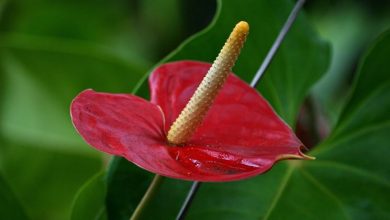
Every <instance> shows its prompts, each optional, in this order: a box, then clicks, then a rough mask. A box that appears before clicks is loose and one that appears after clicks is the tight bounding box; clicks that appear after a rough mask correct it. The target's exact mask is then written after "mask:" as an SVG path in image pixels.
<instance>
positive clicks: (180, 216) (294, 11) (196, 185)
mask: <svg viewBox="0 0 390 220" xmlns="http://www.w3.org/2000/svg"><path fill="white" fill-rule="evenodd" d="M304 4H305V0H298V1H297V3H295V6H294V8H293V9H292V11H291V12H290V15H289V16H288V18H287V20H286V22H285V23H284V25H283V27H282V29H281V30H280V32H279V34H278V36H277V38H276V39H275V41H274V43H273V44H272V47H271V49H270V50H269V51H268V53H267V56H266V57H265V59H264V61H263V63H262V64H261V66H260V68H259V70H258V71H257V72H256V74H255V76H254V77H253V80H252V82H251V84H250V85H251V87H253V88H256V86H257V85H258V83H259V81H260V78H261V76H262V75H263V74H264V72H265V71H266V70H267V68H268V66H269V65H270V63H271V61H272V59H273V58H274V56H275V54H276V51H277V50H278V49H279V47H280V45H281V44H282V42H283V40H284V38H285V37H286V35H287V33H288V31H289V30H290V28H291V26H292V24H293V23H294V21H295V19H296V17H297V15H298V12H299V10H300V9H301V8H302V6H303V5H304ZM199 187H200V183H199V182H194V183H193V184H192V186H191V189H190V191H189V192H188V194H187V197H186V199H185V201H184V202H183V204H182V207H181V209H180V212H179V214H178V215H177V217H176V220H183V219H184V218H185V216H186V214H187V211H188V209H189V207H190V206H191V204H192V201H193V199H194V197H195V194H196V192H197V191H198V189H199Z"/></svg>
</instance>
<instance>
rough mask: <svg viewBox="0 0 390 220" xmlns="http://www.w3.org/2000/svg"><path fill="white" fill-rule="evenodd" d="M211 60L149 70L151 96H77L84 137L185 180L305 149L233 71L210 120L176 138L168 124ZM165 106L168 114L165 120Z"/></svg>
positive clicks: (241, 172)
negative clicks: (171, 141) (184, 141)
mask: <svg viewBox="0 0 390 220" xmlns="http://www.w3.org/2000/svg"><path fill="white" fill-rule="evenodd" d="M209 67H210V64H206V63H200V62H191V61H183V62H175V63H170V64H165V65H162V66H160V67H158V68H157V69H156V70H155V71H154V72H153V73H152V75H151V77H150V85H151V90H152V103H155V104H152V103H149V102H147V101H145V100H143V99H141V98H138V97H135V96H132V95H125V94H116V95H115V94H106V93H96V92H94V91H92V90H86V91H84V92H82V93H81V94H79V95H78V96H77V97H76V98H75V100H74V101H73V103H72V106H71V114H72V120H73V123H74V125H75V127H76V128H77V130H78V131H79V133H80V134H81V135H82V136H83V137H84V139H85V140H86V141H87V142H88V143H89V144H90V145H92V146H94V147H95V148H97V149H99V150H102V151H104V152H107V153H110V154H115V155H121V156H124V157H126V159H128V160H129V161H131V162H133V163H135V164H137V165H138V166H140V167H142V168H144V169H146V170H149V171H151V172H154V173H157V174H160V175H164V176H168V177H173V178H179V179H186V180H197V181H229V180H238V179H242V178H247V177H250V176H254V175H257V174H259V173H262V172H265V171H267V170H268V169H269V168H270V167H271V166H272V165H273V164H274V163H275V162H276V161H277V160H279V159H284V158H287V157H302V154H301V152H300V150H299V149H300V147H301V146H302V143H301V142H300V141H299V140H298V138H296V136H295V135H294V133H293V132H292V131H291V129H290V128H289V127H288V126H287V125H286V124H285V123H284V122H283V121H282V120H281V119H279V117H278V116H277V115H276V114H275V113H274V111H273V110H272V108H271V107H270V105H269V104H268V102H267V101H266V100H265V99H264V98H263V97H262V96H261V95H260V94H258V93H257V92H256V91H255V90H254V89H252V88H250V87H249V86H248V85H246V84H245V83H244V82H242V81H241V80H239V79H238V78H237V77H235V76H234V75H231V76H229V78H228V80H227V82H226V84H225V85H224V87H223V89H222V91H221V93H220V94H219V95H218V97H217V99H216V101H215V103H214V104H213V106H212V108H211V109H210V112H209V113H208V115H207V116H206V118H205V120H204V123H203V124H202V125H201V126H200V127H199V128H198V130H197V131H196V133H195V135H194V137H193V138H192V139H191V140H190V142H189V143H188V145H187V146H182V147H176V146H169V145H168V144H167V141H166V134H165V132H164V126H165V128H166V130H167V129H169V126H170V125H171V124H172V122H173V121H174V120H175V119H176V117H177V115H178V114H179V113H180V111H181V109H182V108H183V107H184V106H185V104H186V103H187V101H188V100H189V98H190V97H191V95H192V94H193V92H194V90H195V89H196V87H197V86H198V84H199V83H200V81H201V79H202V78H203V76H204V74H205V73H206V72H207V70H208V69H209ZM156 104H158V105H160V106H161V108H162V110H163V111H164V115H165V118H166V120H167V123H166V125H164V115H163V114H162V112H161V109H160V108H159V107H158V106H157V105H156Z"/></svg>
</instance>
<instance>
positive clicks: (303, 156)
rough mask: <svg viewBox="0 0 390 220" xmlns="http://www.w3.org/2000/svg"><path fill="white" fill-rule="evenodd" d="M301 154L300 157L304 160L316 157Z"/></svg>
mask: <svg viewBox="0 0 390 220" xmlns="http://www.w3.org/2000/svg"><path fill="white" fill-rule="evenodd" d="M301 156H302V159H304V160H315V159H316V157H312V156H309V155H306V154H304V153H302V155H301Z"/></svg>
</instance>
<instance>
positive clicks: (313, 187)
mask: <svg viewBox="0 0 390 220" xmlns="http://www.w3.org/2000/svg"><path fill="white" fill-rule="evenodd" d="M389 53H390V31H388V32H386V33H385V34H384V35H382V36H381V38H380V39H379V41H378V42H377V43H376V45H375V46H374V48H372V49H371V50H370V52H369V54H368V55H367V56H366V57H365V59H364V61H363V62H362V64H361V67H360V71H359V74H358V76H357V79H356V81H355V88H354V91H353V92H352V94H351V97H350V100H349V102H348V103H347V105H346V107H345V108H344V111H343V113H342V115H341V117H340V120H339V123H338V124H337V126H336V128H335V130H334V131H333V133H332V135H331V136H330V137H329V139H328V140H326V141H325V142H324V143H323V144H321V145H320V146H317V147H316V148H315V150H314V151H313V152H312V155H315V156H316V157H317V160H316V161H309V162H306V161H291V162H286V163H281V164H279V165H278V166H277V167H275V168H274V169H272V170H271V171H270V172H269V173H267V174H265V175H262V176H258V177H256V178H253V179H250V180H247V181H242V182H236V183H226V184H204V185H203V186H202V188H201V191H200V193H199V195H198V197H197V198H196V199H195V203H194V205H193V207H192V208H191V211H190V213H189V217H188V219H215V218H218V219H389V218H390V211H389V210H390V209H389V207H390V201H389V200H388V195H389V194H390V175H389V174H390V164H389V160H388V159H387V155H389V154H390V151H389V150H390V148H389V146H390V136H389V135H388V131H389V127H390V116H389V114H388V112H389V110H390V92H389V91H390V88H389V87H390V77H389V76H388V74H387V73H388V69H389V64H388V59H387V57H386V54H389Z"/></svg>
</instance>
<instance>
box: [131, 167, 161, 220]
mask: <svg viewBox="0 0 390 220" xmlns="http://www.w3.org/2000/svg"><path fill="white" fill-rule="evenodd" d="M164 179H165V177H163V176H160V175H155V176H154V178H153V180H152V182H151V183H150V185H149V188H148V190H147V191H146V193H145V194H144V197H142V199H141V201H140V202H139V204H138V206H137V208H136V209H135V211H134V212H133V215H132V216H131V217H130V220H138V219H142V216H143V215H144V213H145V210H146V207H147V206H148V205H149V203H150V201H151V199H152V198H153V197H154V196H155V195H156V192H157V191H158V189H159V188H160V186H161V183H162V182H163V180H164Z"/></svg>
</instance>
